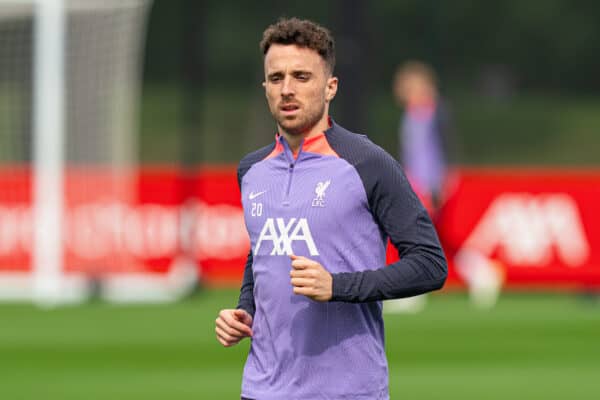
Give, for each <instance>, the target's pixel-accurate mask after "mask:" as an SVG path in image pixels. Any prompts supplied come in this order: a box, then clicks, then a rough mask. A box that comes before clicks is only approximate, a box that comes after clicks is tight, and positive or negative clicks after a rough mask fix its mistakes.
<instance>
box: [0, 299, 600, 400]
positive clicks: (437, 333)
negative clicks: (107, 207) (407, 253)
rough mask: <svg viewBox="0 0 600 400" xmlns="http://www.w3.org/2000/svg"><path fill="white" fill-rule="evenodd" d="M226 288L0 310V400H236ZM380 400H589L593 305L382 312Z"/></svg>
mask: <svg viewBox="0 0 600 400" xmlns="http://www.w3.org/2000/svg"><path fill="white" fill-rule="evenodd" d="M236 297H237V293H236V291H231V290H225V291H224V290H221V291H216V290H210V291H203V292H201V293H199V294H197V295H195V296H194V297H192V298H190V299H188V300H186V301H183V302H181V303H178V304H172V305H145V306H114V305H107V304H103V303H92V304H88V305H84V306H76V307H66V308H59V309H55V310H49V311H44V310H39V309H36V308H34V307H32V306H27V305H0V399H35V400H39V399H83V398H85V399H239V390H240V381H241V373H242V367H243V362H244V360H245V356H246V353H247V351H248V342H247V341H246V342H245V343H243V344H241V345H238V346H236V347H234V348H230V349H225V348H222V347H221V346H220V345H219V344H218V343H217V341H216V340H215V339H214V319H215V317H216V315H217V312H218V310H219V309H220V308H223V307H229V306H231V305H234V304H235V300H236ZM386 333H387V353H388V358H389V361H390V390H391V398H392V399H444V400H452V399H462V400H464V399H502V400H506V399H544V400H549V399H566V398H568V399H598V398H600V303H599V302H597V301H593V300H589V299H588V300H586V299H581V298H576V297H572V296H565V295H515V294H513V295H505V296H504V297H503V298H502V299H501V300H500V303H499V304H498V306H497V308H495V309H494V310H492V311H489V312H483V311H477V310H474V309H472V308H471V307H470V306H469V304H468V302H467V299H466V297H464V296H463V295H459V294H436V295H434V296H430V298H429V304H428V305H427V308H426V309H425V311H424V312H422V313H420V314H417V315H386Z"/></svg>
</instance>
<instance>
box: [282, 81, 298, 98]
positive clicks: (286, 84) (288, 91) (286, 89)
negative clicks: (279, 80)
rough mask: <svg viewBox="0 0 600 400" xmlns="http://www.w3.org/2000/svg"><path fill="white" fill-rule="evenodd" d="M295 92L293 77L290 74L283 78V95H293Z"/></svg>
mask: <svg viewBox="0 0 600 400" xmlns="http://www.w3.org/2000/svg"><path fill="white" fill-rule="evenodd" d="M294 93H295V90H294V84H293V82H292V79H291V78H290V77H289V76H288V77H286V78H285V79H284V80H283V84H282V86H281V95H282V96H284V97H288V96H292V95H293V94H294Z"/></svg>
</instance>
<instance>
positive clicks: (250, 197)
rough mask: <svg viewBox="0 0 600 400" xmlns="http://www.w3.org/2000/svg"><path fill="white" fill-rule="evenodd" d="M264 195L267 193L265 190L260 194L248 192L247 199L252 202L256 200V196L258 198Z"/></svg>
mask: <svg viewBox="0 0 600 400" xmlns="http://www.w3.org/2000/svg"><path fill="white" fill-rule="evenodd" d="M265 193H267V191H266V190H263V191H262V192H258V193H254V192H250V194H249V195H248V198H249V199H250V200H254V199H255V198H257V197H258V196H260V195H263V194H265Z"/></svg>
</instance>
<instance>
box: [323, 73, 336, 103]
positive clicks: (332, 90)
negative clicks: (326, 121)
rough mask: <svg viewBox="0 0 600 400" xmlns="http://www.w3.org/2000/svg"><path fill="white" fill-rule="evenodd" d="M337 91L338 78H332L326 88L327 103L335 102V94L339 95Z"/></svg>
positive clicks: (328, 80)
mask: <svg viewBox="0 0 600 400" xmlns="http://www.w3.org/2000/svg"><path fill="white" fill-rule="evenodd" d="M337 89H338V78H337V77H335V76H332V77H331V78H329V79H327V85H326V86H325V99H326V100H327V101H331V100H333V98H334V97H335V94H336V93H337Z"/></svg>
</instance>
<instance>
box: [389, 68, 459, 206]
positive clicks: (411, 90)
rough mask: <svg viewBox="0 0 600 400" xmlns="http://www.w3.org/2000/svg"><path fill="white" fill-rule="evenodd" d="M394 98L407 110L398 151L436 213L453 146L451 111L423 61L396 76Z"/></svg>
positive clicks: (412, 181) (400, 129) (399, 70)
mask: <svg viewBox="0 0 600 400" xmlns="http://www.w3.org/2000/svg"><path fill="white" fill-rule="evenodd" d="M393 89H394V96H395V97H396V101H397V103H398V105H399V106H401V107H403V108H404V115H403V118H402V120H401V122H400V128H399V134H398V137H399V141H398V142H399V144H400V151H399V152H398V154H399V157H400V159H401V160H402V163H403V165H404V169H405V171H406V173H407V174H408V178H409V179H410V181H411V184H412V186H413V188H415V190H416V191H417V193H418V194H420V195H421V196H422V199H426V200H428V201H429V202H430V203H431V204H430V211H431V212H432V213H434V214H435V213H436V212H437V210H438V208H439V206H440V203H441V194H442V185H443V183H444V179H445V177H446V172H447V158H448V155H449V154H448V153H449V148H448V147H449V145H450V144H451V143H450V137H449V136H450V134H451V129H450V123H449V122H450V121H449V113H448V110H447V108H446V106H445V104H444V102H442V100H441V98H440V94H439V91H438V88H437V79H436V75H435V72H434V71H433V69H432V68H431V67H430V66H429V65H427V64H425V63H422V62H420V61H408V62H406V63H404V64H403V65H401V66H400V67H398V69H397V70H396V74H395V76H394V84H393Z"/></svg>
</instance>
